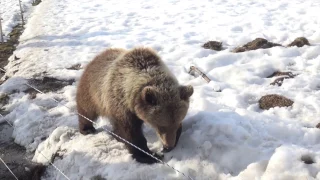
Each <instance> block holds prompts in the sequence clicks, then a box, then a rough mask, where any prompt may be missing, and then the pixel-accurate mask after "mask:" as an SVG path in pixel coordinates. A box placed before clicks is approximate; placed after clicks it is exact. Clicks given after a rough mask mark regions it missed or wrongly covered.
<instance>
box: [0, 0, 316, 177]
mask: <svg viewBox="0 0 320 180" xmlns="http://www.w3.org/2000/svg"><path fill="white" fill-rule="evenodd" d="M1 2H5V3H6V2H7V1H3V0H1ZM8 2H9V1H8ZM1 5H2V4H1ZM319 7H320V1H318V0H308V1H302V0H292V1H290V2H289V1H287V0H279V1H268V0H261V1H253V0H248V1H232V0H220V1H193V0H185V1H178V0H164V1H156V0H149V1H142V0H135V1H129V0H122V1H116V0H110V1H103V0H95V1H90V0H78V1H74V0H60V1H54V0H43V2H42V3H41V4H40V5H38V6H36V7H35V8H34V10H33V11H32V12H31V14H30V16H29V18H28V23H27V24H26V26H25V27H26V29H25V31H24V33H23V34H22V36H21V37H20V44H19V46H18V47H17V50H16V51H15V55H16V56H17V57H19V58H21V59H20V60H18V61H16V60H14V59H13V58H12V57H11V58H10V63H9V64H8V66H6V69H7V71H8V73H7V74H8V75H13V74H14V73H13V72H15V71H17V70H18V71H17V72H16V73H15V74H14V77H12V78H10V79H9V80H8V81H6V82H5V83H4V84H3V85H1V87H0V92H1V93H9V94H10V92H12V91H13V90H14V89H19V90H24V88H26V87H25V86H24V85H23V83H24V82H25V80H24V79H23V78H31V77H41V76H43V75H44V74H45V75H47V76H50V77H56V78H59V79H76V80H78V79H79V77H80V75H81V73H82V70H79V71H76V70H67V69H66V68H68V67H70V66H72V65H74V64H77V63H81V66H82V67H84V66H85V65H86V64H87V63H88V62H89V61H90V60H91V59H92V58H93V57H94V56H95V55H96V54H97V53H99V52H100V51H102V50H103V49H105V48H107V47H122V48H132V47H135V46H141V45H142V46H149V47H153V48H154V49H156V50H157V51H158V53H159V54H160V56H161V57H162V58H163V60H164V61H165V63H166V64H167V65H168V66H169V68H170V70H172V72H173V73H174V74H175V75H176V76H177V78H178V79H179V81H180V82H181V83H182V84H191V85H193V86H194V89H195V92H194V95H193V96H192V99H191V104H190V110H189V113H188V115H187V117H186V119H185V120H184V122H183V132H182V135H181V138H180V141H179V144H178V145H177V147H176V148H175V149H174V150H173V151H172V152H170V153H166V154H165V162H167V163H168V164H169V165H170V166H172V167H174V168H176V169H178V170H179V171H181V172H183V173H185V174H187V175H189V176H191V177H192V178H194V179H263V180H267V179H283V180H286V179H320V130H319V129H317V128H315V126H316V125H317V123H319V122H320V119H319V118H318V117H319V115H320V91H319V90H320V74H319V73H320V28H319V27H320V14H319V12H318V11H319ZM11 14H12V13H11ZM10 17H11V16H10ZM11 19H12V18H11ZM10 22H11V23H12V22H13V20H10ZM10 22H9V21H8V22H6V23H7V25H5V28H6V29H7V30H6V32H8V31H9V27H10V25H8V24H10ZM299 36H305V37H307V38H308V39H309V41H310V43H311V46H304V47H301V48H298V47H290V48H285V47H274V48H271V49H263V50H255V51H249V52H244V53H232V52H231V50H232V49H233V48H234V47H236V46H239V45H243V44H244V43H247V42H249V41H251V40H253V39H255V38H257V37H262V38H266V39H268V40H269V41H271V42H275V43H281V44H284V45H287V44H289V43H290V42H291V41H293V40H294V39H295V38H296V37H299ZM209 40H218V41H222V42H223V46H224V47H225V49H224V50H222V51H219V52H217V51H212V50H205V49H203V48H201V45H202V44H203V43H205V42H207V41H209ZM190 65H194V66H196V67H198V68H199V69H201V70H202V71H203V72H204V73H206V75H207V76H208V77H209V78H211V79H212V80H213V81H212V82H210V83H209V84H207V83H206V82H205V81H204V80H203V79H202V78H201V77H194V76H191V75H190V74H188V71H189V67H190ZM277 70H280V71H292V72H293V73H294V74H298V76H296V77H295V78H293V79H285V80H284V83H283V85H282V86H280V87H278V86H271V85H269V84H270V83H271V82H273V80H274V79H275V78H266V77H267V76H269V75H271V74H272V73H273V72H274V71H277ZM76 85H77V81H76V82H75V83H74V84H73V85H70V86H66V87H64V88H63V89H61V90H59V91H58V92H55V93H52V92H51V93H46V94H45V95H41V94H38V95H37V98H36V99H33V100H32V99H30V98H29V95H28V94H25V93H23V92H20V93H13V94H11V95H10V103H9V104H8V105H6V106H5V108H6V110H8V111H9V112H10V113H9V114H8V115H6V117H5V118H6V119H7V120H8V121H10V122H11V123H12V124H14V132H13V137H14V138H15V141H16V142H17V143H19V144H21V145H23V146H25V147H27V149H28V150H29V151H34V150H35V156H34V158H33V160H34V161H36V162H41V163H45V164H48V160H47V159H46V158H44V157H43V156H42V154H44V155H45V156H46V157H50V158H51V157H52V156H54V155H55V154H56V155H57V154H58V155H59V156H61V158H59V157H55V159H54V164H55V165H56V166H57V167H59V168H60V169H61V170H62V171H63V172H64V173H65V174H66V175H67V176H68V177H70V179H90V178H91V177H93V176H97V175H100V176H101V177H104V178H106V179H159V180H160V179H185V177H183V176H182V175H181V174H179V173H177V172H175V171H173V170H172V169H171V168H169V167H167V166H165V165H161V164H154V165H144V164H139V163H137V162H135V161H134V160H132V159H131V157H130V154H128V152H127V150H126V149H125V147H124V144H122V143H119V142H117V141H116V140H115V139H114V138H112V137H111V136H110V135H108V133H106V132H105V131H102V130H100V131H99V132H98V133H97V134H95V135H88V136H83V135H80V133H79V132H78V129H77V116H76V115H75V114H74V113H75V109H76V108H75V106H76V104H75V92H76ZM219 89H220V90H221V92H216V91H217V90H219ZM266 94H279V95H283V96H285V97H287V98H290V99H292V100H293V101H294V104H293V106H292V107H287V108H272V109H270V110H261V109H260V108H259V105H258V100H259V99H260V97H261V96H263V95H266ZM50 98H56V99H58V100H59V101H60V103H61V104H63V105H66V106H68V107H70V108H71V109H68V108H66V107H64V106H62V105H58V104H57V103H55V102H54V101H52V100H51V99H50ZM99 125H100V126H105V127H107V128H108V129H111V126H110V124H108V123H107V120H106V119H103V118H100V119H99ZM145 134H146V137H147V139H148V145H149V147H150V148H151V149H152V150H153V151H160V150H161V147H162V145H161V143H160V141H158V139H157V137H156V135H155V133H154V132H153V130H152V129H151V128H150V127H146V128H145ZM45 138H47V139H46V140H44V139H45ZM40 152H41V153H42V154H41V153H40ZM309 157H310V158H311V159H312V160H313V161H314V163H313V164H305V163H304V162H303V161H302V160H301V159H306V158H309ZM43 179H63V176H62V175H61V174H60V173H59V172H58V171H57V170H55V169H54V167H53V166H49V167H48V169H47V170H46V174H45V176H44V177H43Z"/></svg>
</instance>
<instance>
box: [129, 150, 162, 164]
mask: <svg viewBox="0 0 320 180" xmlns="http://www.w3.org/2000/svg"><path fill="white" fill-rule="evenodd" d="M151 155H152V156H154V157H156V158H157V159H159V160H162V159H163V157H164V156H163V155H159V154H157V153H151ZM132 157H133V158H134V159H135V160H136V161H138V162H139V163H145V164H154V163H158V162H159V161H158V160H156V159H155V158H153V157H151V156H149V155H147V154H145V153H141V154H140V153H139V154H138V155H133V156H132Z"/></svg>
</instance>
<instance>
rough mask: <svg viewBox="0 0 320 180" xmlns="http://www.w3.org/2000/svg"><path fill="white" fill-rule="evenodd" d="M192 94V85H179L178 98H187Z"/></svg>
mask: <svg viewBox="0 0 320 180" xmlns="http://www.w3.org/2000/svg"><path fill="white" fill-rule="evenodd" d="M192 94H193V87H192V86H190V85H189V86H180V98H181V99H182V100H188V98H189V97H190V96H191V95H192Z"/></svg>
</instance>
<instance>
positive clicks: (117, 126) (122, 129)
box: [113, 118, 163, 164]
mask: <svg viewBox="0 0 320 180" xmlns="http://www.w3.org/2000/svg"><path fill="white" fill-rule="evenodd" d="M119 122H121V121H115V122H114V123H113V126H114V133H116V134H117V135H119V136H120V137H122V138H124V139H125V140H127V141H129V142H130V143H132V144H134V145H135V146H137V147H139V148H140V149H142V150H144V151H145V152H147V153H149V154H151V155H153V156H155V157H156V158H158V159H160V160H162V158H163V156H160V155H158V154H156V153H153V152H152V151H150V149H149V148H148V146H147V140H146V138H145V137H144V135H143V132H142V124H143V121H141V120H140V119H137V118H134V119H133V120H130V121H126V122H122V123H119ZM117 139H118V138H117ZM118 140H119V141H121V140H120V139H118ZM121 142H123V141H121ZM124 143H125V142H124ZM125 145H126V147H127V149H128V150H129V152H130V153H131V154H132V158H133V159H136V161H138V162H140V163H147V164H153V163H157V162H159V161H157V160H156V159H154V158H152V157H151V156H149V155H147V154H145V153H144V152H141V151H140V150H138V149H136V148H135V147H133V146H131V145H129V144H127V143H125Z"/></svg>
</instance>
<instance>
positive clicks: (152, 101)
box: [77, 48, 193, 163]
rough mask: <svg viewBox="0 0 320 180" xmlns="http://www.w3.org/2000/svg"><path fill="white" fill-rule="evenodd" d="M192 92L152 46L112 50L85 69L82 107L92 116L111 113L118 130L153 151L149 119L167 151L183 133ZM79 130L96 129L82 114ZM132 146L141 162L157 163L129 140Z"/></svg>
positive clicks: (79, 103) (81, 110)
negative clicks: (144, 126)
mask: <svg viewBox="0 0 320 180" xmlns="http://www.w3.org/2000/svg"><path fill="white" fill-rule="evenodd" d="M192 93H193V88H192V86H181V85H179V83H178V81H177V79H176V78H175V77H174V75H173V74H171V73H170V71H169V69H168V68H167V67H166V66H165V64H164V63H163V62H162V60H161V59H160V57H159V56H158V55H157V54H156V53H155V52H154V51H152V50H151V49H148V48H135V49H133V50H131V51H127V50H124V49H107V50H105V51H104V52H102V53H101V54H99V55H98V56H96V57H95V58H94V60H93V61H92V62H90V63H89V64H88V65H87V67H86V69H85V70H84V73H83V75H82V77H81V79H80V82H79V86H78V91H77V108H78V112H79V113H80V114H83V115H85V116H86V117H88V118H90V119H92V120H95V119H96V118H97V117H98V116H105V117H108V118H109V119H110V121H111V123H112V125H113V130H114V132H115V133H116V134H118V135H120V136H121V137H122V138H124V139H126V140H127V141H129V142H131V143H133V144H135V145H136V146H138V147H140V148H141V149H143V150H145V151H147V152H149V153H151V151H150V150H149V148H148V147H147V141H146V139H145V137H144V135H143V133H142V130H141V127H142V124H143V123H144V122H146V123H148V124H150V125H151V126H152V127H153V128H154V129H155V130H156V132H157V134H158V136H159V137H160V139H161V141H162V143H163V145H164V150H165V151H170V150H171V149H173V147H175V145H176V144H177V142H178V139H179V137H180V134H181V129H182V125H181V122H182V120H183V119H184V117H185V115H186V113H187V110H188V107H189V97H190V96H191V95H192ZM79 129H80V132H81V133H82V134H87V133H91V132H94V128H93V126H92V123H91V122H89V121H87V120H85V119H84V118H83V117H81V116H79ZM127 148H128V150H129V151H130V153H132V154H133V158H135V159H136V160H137V161H139V162H143V163H154V162H156V161H155V160H154V159H152V158H151V157H149V156H147V155H145V154H144V153H142V152H140V151H138V150H137V149H135V148H133V147H131V146H130V145H127ZM158 158H160V157H159V156H158Z"/></svg>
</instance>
